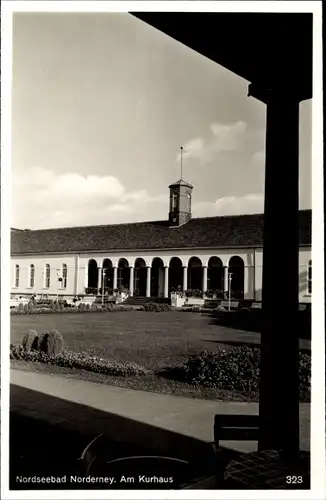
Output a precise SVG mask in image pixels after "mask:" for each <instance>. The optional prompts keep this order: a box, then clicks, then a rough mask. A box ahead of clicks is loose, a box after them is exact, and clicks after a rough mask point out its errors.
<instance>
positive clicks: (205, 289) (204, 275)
mask: <svg viewBox="0 0 326 500" xmlns="http://www.w3.org/2000/svg"><path fill="white" fill-rule="evenodd" d="M205 292H207V266H204V267H203V293H205Z"/></svg>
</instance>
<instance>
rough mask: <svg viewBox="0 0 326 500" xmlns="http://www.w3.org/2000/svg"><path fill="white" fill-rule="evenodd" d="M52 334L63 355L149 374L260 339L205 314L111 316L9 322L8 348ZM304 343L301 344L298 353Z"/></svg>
mask: <svg viewBox="0 0 326 500" xmlns="http://www.w3.org/2000/svg"><path fill="white" fill-rule="evenodd" d="M30 328H31V329H34V330H36V331H37V332H38V333H40V332H44V331H48V330H51V329H52V328H57V329H58V330H59V331H60V332H61V333H62V335H63V337H64V340H65V346H66V348H67V349H69V350H72V351H77V352H87V353H89V354H90V355H94V356H100V357H104V358H107V359H116V360H119V361H134V362H135V363H138V364H140V365H142V366H144V367H146V368H148V369H150V370H157V369H160V368H161V367H164V366H169V365H176V364H178V363H180V362H182V361H183V360H184V359H186V358H188V356H189V355H192V354H196V353H199V352H200V351H202V350H203V349H205V348H206V349H209V350H215V349H219V348H221V347H222V348H227V347H228V346H231V345H243V344H246V345H252V344H256V345H257V344H258V345H259V343H260V334H258V333H253V332H247V331H243V330H235V329H232V328H228V327H226V326H219V325H216V323H215V321H214V319H213V318H212V317H211V315H210V314H209V313H204V314H198V313H185V312H176V311H172V312H165V313H164V312H162V313H156V312H143V311H133V312H114V313H84V314H83V313H80V314H60V313H58V314H40V315H31V316H25V315H22V316H12V317H11V342H20V340H21V339H22V337H23V335H24V333H26V332H27V330H28V329H30ZM309 344H310V342H309V341H304V340H300V345H301V348H305V349H306V348H309Z"/></svg>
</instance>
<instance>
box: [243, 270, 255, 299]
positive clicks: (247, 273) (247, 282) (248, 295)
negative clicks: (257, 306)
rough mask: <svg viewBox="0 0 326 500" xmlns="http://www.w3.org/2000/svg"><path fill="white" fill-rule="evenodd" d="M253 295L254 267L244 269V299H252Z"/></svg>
mask: <svg viewBox="0 0 326 500" xmlns="http://www.w3.org/2000/svg"><path fill="white" fill-rule="evenodd" d="M254 295H255V267H254V266H245V267H244V298H245V299H248V300H252V299H254Z"/></svg>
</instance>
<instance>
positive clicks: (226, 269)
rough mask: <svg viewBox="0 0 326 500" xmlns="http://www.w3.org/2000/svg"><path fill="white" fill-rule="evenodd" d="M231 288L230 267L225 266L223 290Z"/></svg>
mask: <svg viewBox="0 0 326 500" xmlns="http://www.w3.org/2000/svg"><path fill="white" fill-rule="evenodd" d="M228 290H229V268H228V266H224V280H223V292H224V293H227V292H228Z"/></svg>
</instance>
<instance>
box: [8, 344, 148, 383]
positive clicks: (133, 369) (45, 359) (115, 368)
mask: <svg viewBox="0 0 326 500" xmlns="http://www.w3.org/2000/svg"><path fill="white" fill-rule="evenodd" d="M10 359H12V360H19V361H32V362H39V363H46V364H51V365H56V366H61V367H64V368H77V369H80V370H87V371H89V372H94V373H103V374H105V375H115V376H124V377H128V376H133V375H134V376H138V375H145V374H146V373H148V370H146V368H144V367H143V366H140V365H138V364H137V363H128V362H119V361H110V360H107V359H103V358H99V357H96V356H89V355H88V354H86V353H77V352H71V351H63V352H62V353H59V354H47V353H45V352H43V351H41V350H35V349H34V350H29V351H27V350H25V349H24V347H23V346H22V345H20V344H11V345H10Z"/></svg>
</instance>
